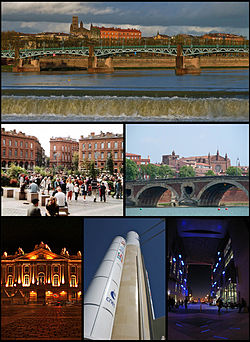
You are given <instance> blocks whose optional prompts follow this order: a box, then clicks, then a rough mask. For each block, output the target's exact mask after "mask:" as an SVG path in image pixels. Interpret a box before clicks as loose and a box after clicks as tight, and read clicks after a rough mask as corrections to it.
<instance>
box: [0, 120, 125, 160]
mask: <svg viewBox="0 0 250 342" xmlns="http://www.w3.org/2000/svg"><path fill="white" fill-rule="evenodd" d="M1 127H2V128H5V130H6V131H10V130H13V129H16V131H17V132H19V131H21V132H23V133H25V134H27V135H34V136H35V137H37V138H38V140H39V141H40V143H41V145H42V147H43V148H44V149H45V154H46V156H49V155H50V144H49V140H50V138H51V137H57V138H58V137H69V136H70V137H71V138H73V139H77V140H78V139H79V138H80V137H81V135H83V136H84V137H86V136H88V135H89V134H90V133H91V132H95V133H96V134H100V132H101V131H103V132H104V133H106V132H112V133H123V125H122V124H95V123H92V124H58V123H57V124H41V123H39V124H2V125H1Z"/></svg>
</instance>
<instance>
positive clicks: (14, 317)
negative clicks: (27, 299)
mask: <svg viewBox="0 0 250 342" xmlns="http://www.w3.org/2000/svg"><path fill="white" fill-rule="evenodd" d="M81 338H82V306H80V305H79V306H63V307H61V306H38V305H29V306H27V305H15V306H11V305H6V306H5V305H3V306H2V307H1V340H80V339H81Z"/></svg>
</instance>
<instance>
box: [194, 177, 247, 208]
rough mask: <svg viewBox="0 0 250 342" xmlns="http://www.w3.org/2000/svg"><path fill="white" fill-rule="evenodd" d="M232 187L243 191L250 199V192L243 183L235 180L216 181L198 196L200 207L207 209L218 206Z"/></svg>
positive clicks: (205, 187)
mask: <svg viewBox="0 0 250 342" xmlns="http://www.w3.org/2000/svg"><path fill="white" fill-rule="evenodd" d="M232 187H236V188H238V189H241V190H243V191H244V192H245V194H246V195H247V196H248V198H249V192H248V190H247V189H246V188H245V187H244V186H243V185H242V184H241V183H239V182H237V181H234V180H225V179H224V180H221V181H220V180H215V181H212V182H210V183H208V184H207V185H205V186H204V187H203V188H202V189H201V190H200V192H199V193H198V196H197V200H198V205H199V206H206V207H207V206H218V205H219V203H220V200H221V199H222V197H223V195H224V194H225V193H226V192H227V190H229V189H230V188H232Z"/></svg>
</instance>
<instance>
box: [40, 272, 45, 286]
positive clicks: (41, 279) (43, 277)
mask: <svg viewBox="0 0 250 342" xmlns="http://www.w3.org/2000/svg"><path fill="white" fill-rule="evenodd" d="M44 279H45V276H44V273H42V272H41V273H39V274H38V284H39V285H44Z"/></svg>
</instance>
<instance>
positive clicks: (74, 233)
mask: <svg viewBox="0 0 250 342" xmlns="http://www.w3.org/2000/svg"><path fill="white" fill-rule="evenodd" d="M82 235H83V218H73V217H71V218H70V219H69V220H65V218H64V217H62V218H60V217H56V218H46V219H44V218H39V217H8V218H7V217H6V218H1V255H2V254H3V252H4V251H6V252H7V253H8V254H15V252H16V251H17V249H18V247H21V248H22V249H23V251H24V253H29V252H31V251H33V250H34V247H35V245H37V244H39V243H40V242H41V241H43V242H44V243H45V244H47V245H48V246H49V247H50V249H51V251H52V252H54V253H59V254H60V252H61V250H62V248H64V247H65V248H66V249H67V251H68V252H69V254H70V255H71V254H76V253H77V252H78V251H81V252H82V253H83V238H82Z"/></svg>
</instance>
